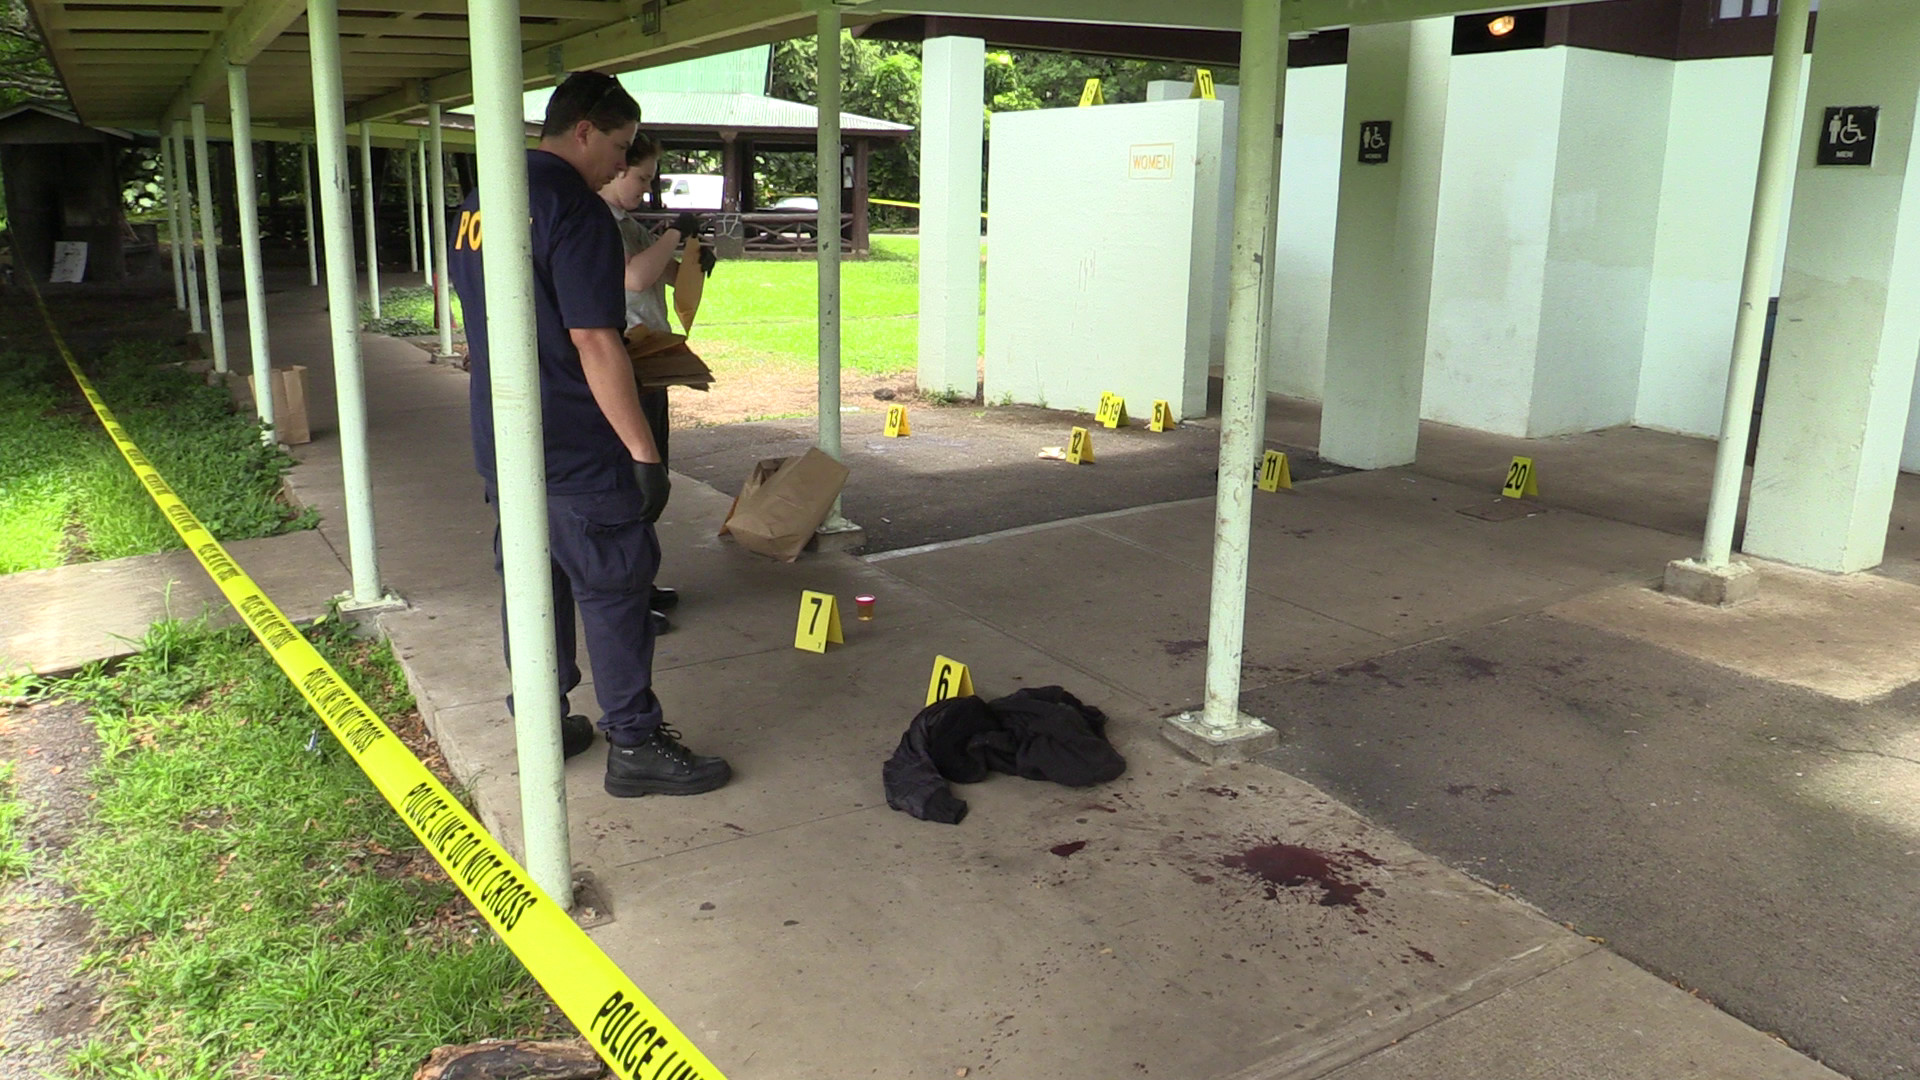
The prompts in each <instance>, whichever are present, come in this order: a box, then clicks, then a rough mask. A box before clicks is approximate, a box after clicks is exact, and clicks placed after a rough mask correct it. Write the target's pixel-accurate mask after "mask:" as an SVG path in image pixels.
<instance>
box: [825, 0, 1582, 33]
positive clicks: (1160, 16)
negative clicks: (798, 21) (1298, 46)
mask: <svg viewBox="0 0 1920 1080" xmlns="http://www.w3.org/2000/svg"><path fill="white" fill-rule="evenodd" d="M1583 2H1585V0H1531V2H1530V3H1528V4H1527V5H1525V6H1528V7H1563V6H1566V5H1569V4H1576V3H1583ZM1513 7H1514V5H1513V4H1512V3H1502V2H1500V0H1288V3H1287V4H1286V7H1285V10H1284V11H1283V12H1282V16H1281V17H1282V19H1283V20H1284V23H1285V28H1286V29H1287V30H1288V31H1289V32H1293V33H1304V32H1308V31H1313V30H1330V29H1334V28H1336V27H1343V26H1365V25H1371V24H1375V23H1394V22H1409V21H1411V20H1414V19H1425V18H1429V17H1432V16H1437V15H1471V14H1476V13H1479V12H1484V11H1509V10H1512V9H1513ZM846 10H847V13H848V15H850V16H851V15H854V14H856V13H861V12H864V13H867V14H872V15H880V14H886V15H974V16H985V17H988V18H1001V19H1048V20H1059V21H1065V22H1098V23H1107V24H1113V25H1121V26H1150V27H1152V26H1165V27H1180V28H1187V29H1195V30H1238V29H1240V10H1241V0H1182V2H1181V3H1179V4H1177V5H1175V4H1169V3H1167V0H1098V2H1097V3H1089V2H1088V0H867V2H862V3H855V4H852V5H849V6H847V9H846Z"/></svg>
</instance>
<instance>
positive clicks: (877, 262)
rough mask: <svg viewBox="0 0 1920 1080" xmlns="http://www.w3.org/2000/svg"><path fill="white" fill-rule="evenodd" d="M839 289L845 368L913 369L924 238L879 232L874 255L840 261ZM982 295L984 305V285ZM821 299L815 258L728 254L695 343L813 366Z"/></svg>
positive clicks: (742, 360)
mask: <svg viewBox="0 0 1920 1080" xmlns="http://www.w3.org/2000/svg"><path fill="white" fill-rule="evenodd" d="M840 289H841V313H840V320H841V321H840V360H841V364H842V366H843V368H844V369H845V370H848V371H857V372H860V373H862V374H867V375H892V374H895V373H898V372H901V371H908V370H911V369H912V368H913V367H914V365H915V363H916V362H917V352H918V349H919V334H920V320H919V315H920V238H919V237H918V236H875V237H874V238H873V254H872V255H871V256H870V257H868V258H865V259H850V260H848V261H846V262H844V263H842V264H841V267H840ZM981 297H982V303H981V308H982V310H983V311H984V310H985V306H986V305H985V286H984V283H983V285H982V289H981ZM818 303H819V273H818V270H817V268H816V264H815V263H814V261H813V260H812V259H794V260H772V259H733V260H727V261H724V262H722V263H721V264H720V265H719V267H718V268H716V269H715V271H714V274H713V277H712V278H711V279H710V280H708V282H707V288H706V293H705V296H704V298H703V300H702V301H701V304H700V316H699V318H698V319H697V320H696V321H695V322H694V324H693V335H692V336H693V342H692V344H694V345H695V346H696V347H707V348H713V347H716V346H717V348H715V349H714V355H715V357H716V358H717V359H718V360H719V361H720V362H721V363H722V364H725V365H731V366H741V365H746V366H753V365H776V366H791V367H796V368H799V367H804V368H806V369H808V370H812V369H813V367H814V365H815V364H816V362H817V361H818V359H819V355H820V350H819V323H818V320H817V318H816V313H817V312H818V310H819V308H818ZM982 325H983V326H984V325H985V320H984V317H983V319H982ZM703 355H704V353H703ZM716 370H720V368H719V366H718V365H717V366H716Z"/></svg>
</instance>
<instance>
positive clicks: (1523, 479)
mask: <svg viewBox="0 0 1920 1080" xmlns="http://www.w3.org/2000/svg"><path fill="white" fill-rule="evenodd" d="M1500 494H1502V495H1505V496H1506V497H1507V498H1509V499H1523V498H1525V497H1527V496H1528V495H1538V494H1540V479H1539V478H1538V477H1536V476H1534V475H1533V459H1532V458H1530V457H1517V458H1514V459H1513V464H1511V465H1509V466H1507V484H1506V486H1505V487H1503V488H1501V489H1500Z"/></svg>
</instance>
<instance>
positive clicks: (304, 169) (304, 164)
mask: <svg viewBox="0 0 1920 1080" xmlns="http://www.w3.org/2000/svg"><path fill="white" fill-rule="evenodd" d="M300 208H301V209H302V210H305V211H306V213H307V284H308V285H309V286H313V285H318V284H320V249H319V238H318V237H316V236H315V235H314V233H313V140H312V139H310V138H308V137H307V136H305V135H302V136H301V137H300Z"/></svg>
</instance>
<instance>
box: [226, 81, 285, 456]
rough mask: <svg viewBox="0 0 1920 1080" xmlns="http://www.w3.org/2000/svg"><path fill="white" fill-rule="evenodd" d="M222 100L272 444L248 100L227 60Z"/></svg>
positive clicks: (252, 334) (260, 400)
mask: <svg viewBox="0 0 1920 1080" xmlns="http://www.w3.org/2000/svg"><path fill="white" fill-rule="evenodd" d="M227 104H228V105H229V106H230V107H231V108H232V110H233V178H234V200H235V201H236V202H238V203H239V204H240V265H241V267H242V270H243V273H244V274H245V276H246V283H247V341H248V344H249V345H250V346H251V350H252V353H253V407H254V410H255V412H256V414H257V415H258V416H259V417H260V423H261V424H263V425H264V426H265V430H264V431H262V432H261V433H260V434H261V438H262V439H264V440H265V441H266V443H267V444H268V445H269V446H271V445H272V444H273V430H274V415H273V357H272V354H271V353H269V352H268V351H267V281H266V274H265V272H264V270H263V269H262V267H261V262H260V190H259V188H258V187H256V186H255V185H256V181H255V179H254V175H253V104H252V102H251V101H250V100H248V97H247V69H246V68H245V67H243V66H241V65H239V64H228V65H227Z"/></svg>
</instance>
